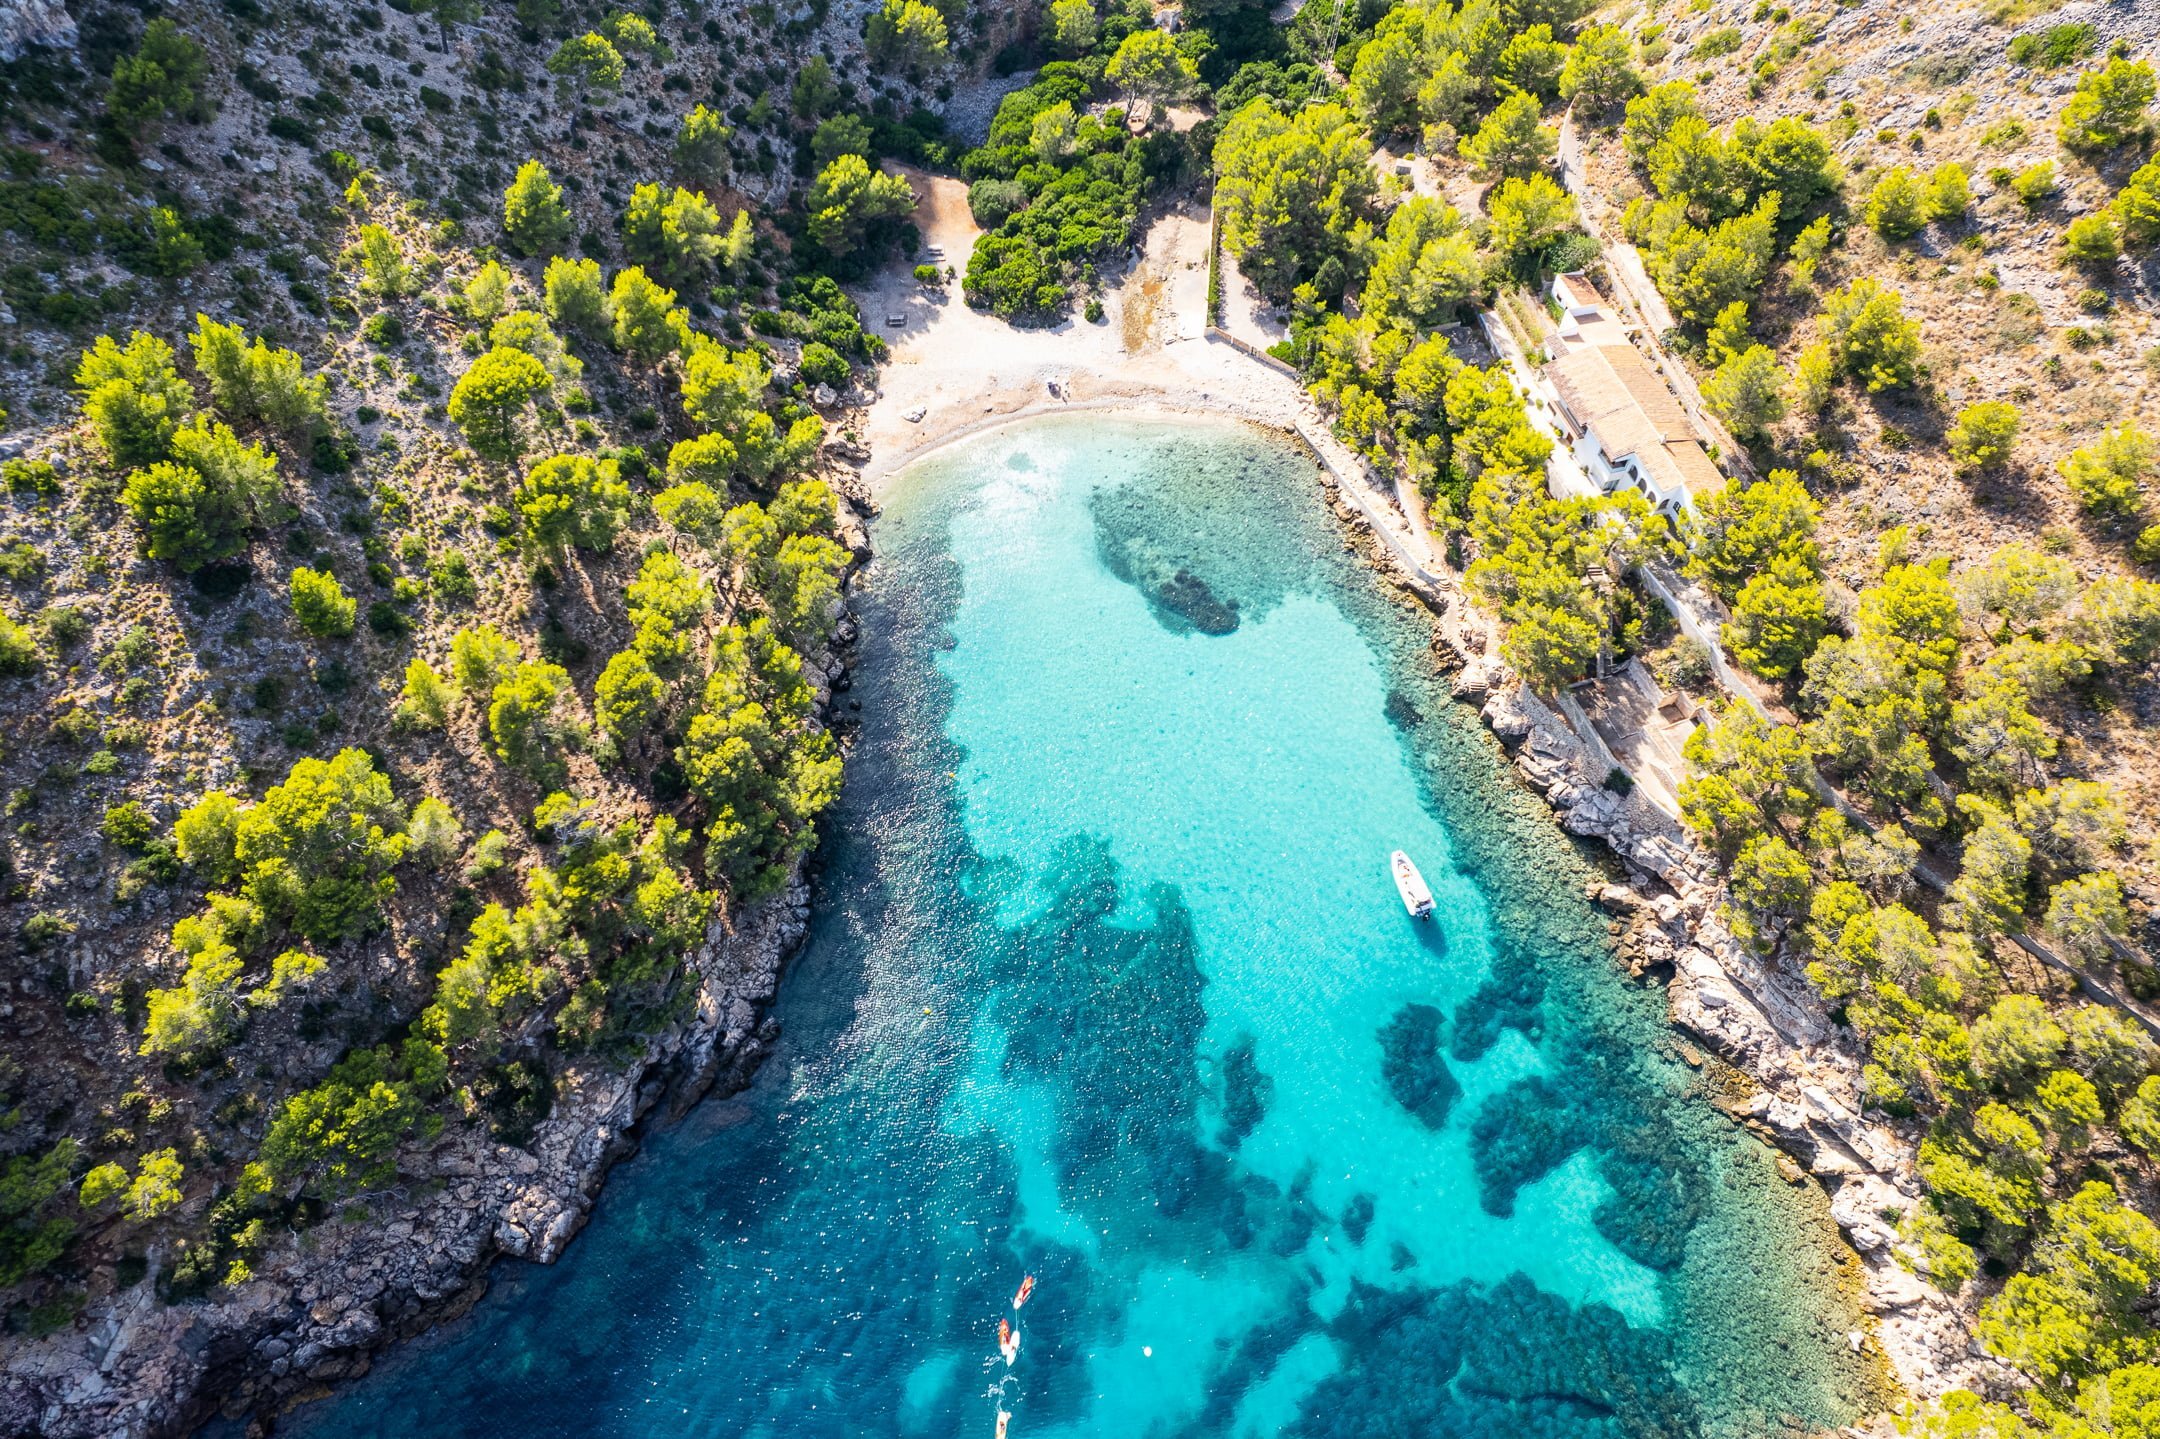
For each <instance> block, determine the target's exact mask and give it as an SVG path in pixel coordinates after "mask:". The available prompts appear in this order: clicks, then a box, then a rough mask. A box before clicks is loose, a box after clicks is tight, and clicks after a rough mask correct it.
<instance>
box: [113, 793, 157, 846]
mask: <svg viewBox="0 0 2160 1439" xmlns="http://www.w3.org/2000/svg"><path fill="white" fill-rule="evenodd" d="M99 833H101V834H103V835H104V836H105V838H107V839H109V840H111V841H112V842H113V843H114V844H116V845H118V846H120V848H122V849H141V848H142V847H143V846H144V845H146V844H148V843H150V839H151V836H152V835H154V834H156V833H157V825H156V823H155V821H153V820H152V819H151V818H150V811H148V810H146V809H144V808H143V807H142V806H141V805H140V804H138V803H136V802H135V801H134V800H126V801H123V802H122V803H120V804H116V805H109V806H107V807H106V810H105V820H104V823H103V824H102V825H101V826H100V827H99Z"/></svg>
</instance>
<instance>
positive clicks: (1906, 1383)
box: [1293, 429, 2018, 1433]
mask: <svg viewBox="0 0 2160 1439" xmlns="http://www.w3.org/2000/svg"><path fill="white" fill-rule="evenodd" d="M1293 433H1294V434H1295V435H1296V437H1297V438H1300V439H1302V440H1303V441H1304V442H1305V443H1306V444H1307V445H1308V446H1309V447H1311V448H1313V449H1314V450H1315V452H1316V453H1317V454H1318V456H1319V458H1320V460H1321V462H1322V483H1323V484H1324V485H1325V486H1326V487H1327V489H1328V492H1329V495H1328V497H1329V501H1330V507H1331V508H1332V509H1333V511H1334V512H1335V514H1336V516H1337V518H1338V519H1339V520H1340V521H1341V522H1342V524H1343V525H1344V527H1345V529H1346V531H1347V532H1348V533H1350V534H1352V535H1356V536H1358V537H1360V538H1361V540H1362V543H1358V544H1355V545H1354V546H1353V547H1354V548H1356V549H1358V550H1359V551H1360V552H1361V553H1362V554H1363V555H1364V557H1365V559H1366V560H1367V562H1368V563H1369V564H1371V565H1372V566H1373V568H1374V569H1375V570H1376V571H1378V572H1379V573H1380V574H1381V575H1382V576H1383V577H1385V578H1387V579H1388V580H1390V581H1392V582H1393V583H1395V584H1397V585H1399V586H1401V587H1402V588H1403V589H1404V590H1405V591H1407V592H1408V593H1410V594H1412V595H1414V596H1416V597H1417V599H1418V601H1419V602H1420V603H1422V604H1423V605H1424V606H1425V607H1426V608H1427V609H1428V610H1430V611H1431V612H1432V613H1433V615H1434V617H1435V623H1436V628H1437V639H1436V646H1435V648H1436V651H1437V654H1436V659H1437V662H1438V663H1440V664H1442V665H1443V666H1445V667H1448V668H1452V669H1455V670H1457V671H1458V672H1459V675H1458V680H1457V683H1456V690H1455V692H1456V697H1457V698H1458V699H1460V700H1463V701H1465V702H1468V703H1474V704H1476V705H1478V707H1479V715H1480V718H1481V719H1482V720H1483V721H1484V723H1485V725H1486V727H1487V728H1488V729H1490V730H1491V731H1492V733H1493V734H1494V736H1495V737H1496V738H1497V739H1498V740H1499V741H1500V743H1501V745H1502V747H1503V748H1504V749H1505V750H1506V751H1507V752H1508V753H1509V754H1510V756H1511V758H1512V760H1513V764H1514V767H1515V771H1516V773H1517V775H1518V776H1519V777H1520V778H1521V779H1522V781H1523V783H1524V784H1526V785H1527V786H1528V787H1529V788H1530V789H1531V790H1532V791H1533V792H1534V793H1536V794H1538V795H1539V796H1540V797H1541V798H1543V799H1544V800H1545V802H1546V803H1547V804H1548V805H1549V806H1550V807H1551V808H1552V810H1553V813H1554V817H1555V819H1556V820H1557V821H1558V822H1559V824H1560V825H1561V827H1562V828H1563V829H1565V830H1567V831H1568V832H1569V833H1570V834H1573V835H1577V836H1579V837H1582V838H1585V839H1591V840H1596V841H1599V842H1601V843H1602V844H1603V845H1604V846H1605V847H1606V848H1607V849H1608V850H1609V851H1610V852H1611V854H1612V855H1613V857H1614V858H1615V859H1616V860H1617V861H1618V863H1619V865H1620V867H1621V870H1622V872H1623V873H1624V874H1625V876H1626V882H1625V883H1611V884H1604V885H1600V886H1596V887H1594V889H1593V892H1592V894H1591V896H1590V897H1591V898H1592V899H1593V900H1595V901H1596V903H1597V904H1598V905H1599V906H1600V907H1601V908H1602V909H1604V910H1605V911H1606V912H1607V913H1608V914H1610V915H1612V916H1613V917H1614V930H1615V935H1616V939H1615V952H1616V955H1617V957H1618V958H1619V959H1620V961H1621V962H1622V963H1624V964H1625V965H1626V966H1627V968H1628V970H1629V972H1630V973H1631V974H1632V975H1634V976H1635V977H1636V978H1637V979H1639V980H1642V981H1644V982H1660V981H1662V982H1663V984H1664V986H1665V991H1666V1008H1667V1015H1668V1017H1669V1019H1670V1020H1671V1022H1672V1024H1673V1025H1674V1026H1675V1028H1677V1029H1679V1030H1681V1031H1683V1032H1685V1033H1687V1034H1689V1035H1692V1036H1694V1038H1695V1039H1697V1040H1699V1041H1700V1042H1701V1044H1702V1045H1703V1046H1704V1047H1705V1048H1706V1049H1708V1050H1709V1051H1710V1052H1711V1054H1713V1055H1714V1056H1716V1058H1717V1059H1718V1060H1719V1061H1720V1062H1722V1063H1723V1064H1724V1065H1726V1066H1729V1067H1730V1068H1731V1070H1732V1071H1734V1072H1735V1073H1736V1074H1737V1075H1738V1076H1739V1077H1740V1079H1741V1080H1742V1081H1743V1085H1742V1087H1743V1088H1744V1090H1745V1091H1746V1092H1745V1094H1744V1095H1743V1096H1739V1097H1730V1098H1722V1099H1720V1100H1719V1107H1720V1108H1722V1109H1723V1110H1724V1111H1725V1112H1726V1113H1727V1114H1729V1115H1730V1116H1731V1117H1732V1118H1733V1119H1734V1120H1735V1121H1736V1122H1737V1123H1739V1124H1741V1125H1744V1126H1745V1127H1746V1128H1748V1129H1749V1130H1750V1131H1752V1132H1754V1133H1755V1134H1757V1135H1758V1136H1760V1137H1761V1138H1763V1139H1764V1140H1766V1141H1768V1142H1769V1143H1770V1144H1771V1145H1773V1146H1774V1147H1775V1148H1776V1149H1777V1150H1778V1151H1779V1153H1780V1154H1781V1155H1782V1156H1784V1160H1785V1163H1784V1165H1782V1166H1781V1167H1782V1168H1785V1172H1786V1174H1787V1177H1788V1178H1789V1179H1790V1180H1792V1181H1793V1182H1795V1183H1806V1182H1814V1183H1818V1184H1820V1185H1821V1186H1822V1188H1823V1189H1824V1190H1825V1192H1826V1193H1827V1194H1828V1195H1829V1198H1830V1212H1831V1215H1832V1216H1833V1218H1834V1219H1835V1220H1836V1222H1837V1224H1838V1227H1839V1229H1840V1231H1841V1233H1842V1234H1843V1236H1844V1239H1845V1241H1846V1243H1847V1244H1848V1245H1849V1246H1850V1247H1851V1248H1852V1250H1853V1252H1854V1254H1855V1255H1856V1256H1857V1257H1858V1258H1859V1260H1860V1265H1861V1274H1862V1277H1863V1281H1864V1292H1863V1294H1862V1304H1863V1305H1864V1307H1865V1308H1866V1309H1867V1311H1868V1312H1869V1314H1871V1315H1872V1316H1873V1318H1874V1332H1873V1334H1872V1335H1869V1336H1863V1337H1862V1340H1861V1342H1863V1343H1873V1344H1875V1345H1878V1346H1879V1347H1880V1350H1881V1352H1882V1356H1883V1358H1884V1360H1885V1361H1886V1362H1887V1363H1888V1364H1889V1366H1890V1370H1891V1372H1892V1374H1893V1375H1894V1376H1895V1377H1896V1379H1897V1381H1898V1383H1899V1384H1900V1385H1901V1386H1902V1387H1903V1389H1904V1390H1905V1392H1906V1394H1907V1395H1908V1396H1909V1397H1911V1398H1912V1399H1914V1400H1927V1399H1932V1398H1935V1397H1937V1396H1939V1395H1940V1394H1942V1393H1944V1392H1946V1391H1948V1390H1951V1389H1959V1388H1965V1389H1973V1390H1976V1391H1979V1392H1982V1393H2001V1392H2006V1391H2008V1390H2009V1389H2011V1388H2014V1387H2016V1385H2017V1383H2018V1380H2017V1377H2016V1376H2015V1375H2014V1374H2013V1373H2012V1372H2011V1371H2009V1370H2008V1369H2006V1368H2004V1367H2003V1366H2002V1365H2000V1364H1999V1363H1997V1362H1996V1361H1995V1360H1994V1359H1992V1358H1990V1357H1989V1356H1988V1355H1987V1354H1985V1353H1984V1352H1983V1351H1982V1350H1981V1348H1980V1346H1979V1345H1978V1343H1977V1342H1976V1341H1975V1340H1974V1338H1973V1335H1972V1326H1973V1322H1974V1317H1975V1311H1974V1306H1973V1304H1972V1303H1970V1302H1961V1301H1960V1300H1959V1299H1958V1298H1955V1297H1953V1296H1950V1295H1946V1294H1944V1293H1943V1292H1942V1291H1941V1290H1940V1289H1938V1288H1936V1287H1935V1286H1934V1285H1932V1284H1930V1283H1929V1282H1928V1280H1927V1278H1926V1276H1925V1275H1923V1274H1920V1273H1918V1272H1917V1271H1916V1269H1915V1268H1914V1267H1912V1265H1911V1263H1910V1256H1909V1255H1906V1254H1902V1253H1901V1250H1900V1245H1899V1239H1898V1232H1897V1228H1898V1226H1897V1220H1896V1218H1895V1217H1893V1216H1895V1215H1896V1214H1898V1213H1900V1212H1902V1211H1903V1210H1904V1209H1905V1208H1906V1207H1908V1206H1910V1205H1911V1204H1914V1203H1916V1202H1917V1201H1918V1200H1919V1198H1920V1196H1921V1193H1922V1190H1921V1186H1920V1182H1919V1178H1918V1176H1917V1175H1916V1174H1915V1172H1914V1169H1913V1161H1914V1157H1915V1155H1916V1153H1917V1150H1918V1147H1919V1141H1920V1137H1921V1136H1920V1133H1919V1130H1918V1128H1917V1127H1916V1126H1907V1127H1904V1128H1901V1127H1899V1126H1897V1125H1894V1124H1891V1123H1886V1122H1883V1121H1882V1120H1881V1119H1879V1118H1875V1117H1869V1116H1866V1115H1864V1114H1863V1113H1862V1105H1861V1100H1860V1070H1861V1059H1860V1053H1859V1049H1858V1047H1857V1045H1856V1043H1855V1042H1854V1039H1853V1036H1852V1035H1851V1034H1850V1033H1848V1032H1844V1031H1841V1030H1839V1029H1838V1027H1837V1026H1835V1025H1833V1024H1832V1023H1831V1022H1830V1021H1829V1019H1828V1017H1827V1016H1826V1015H1825V1014H1824V1013H1823V1011H1822V1006H1821V1004H1820V1003H1819V1001H1817V1000H1816V998H1815V996H1814V994H1813V991H1812V989H1811V988H1810V986H1809V985H1808V982H1807V979H1806V977H1805V976H1804V975H1802V974H1800V973H1798V972H1797V970H1796V969H1795V968H1794V967H1793V966H1791V965H1790V964H1787V963H1784V962H1782V959H1781V957H1780V956H1778V955H1773V956H1771V957H1769V958H1763V957H1758V956H1757V955H1755V954H1753V953H1751V952H1750V951H1749V950H1748V948H1747V947H1746V946H1744V945H1742V944H1741V943H1740V942H1739V941H1738V940H1737V939H1735V938H1734V937H1733V935H1732V933H1731V931H1730V930H1729V929H1728V928H1727V927H1726V925H1725V922H1724V919H1723V917H1722V910H1723V906H1724V901H1725V898H1726V894H1725V885H1724V880H1723V877H1722V876H1721V875H1720V873H1719V870H1718V866H1717V862H1716V860H1715V858H1714V857H1713V856H1711V855H1710V854H1709V853H1708V852H1707V851H1705V850H1703V849H1702V848H1701V847H1700V846H1698V845H1697V844H1695V843H1694V841H1693V840H1692V838H1691V837H1690V836H1689V835H1688V834H1687V832H1686V831H1685V830H1684V829H1683V828H1682V827H1681V826H1680V825H1679V823H1678V822H1677V821H1675V820H1674V819H1672V818H1671V817H1670V816H1669V815H1666V814H1665V813H1663V812H1662V811H1660V810H1658V809H1657V808H1655V807H1654V806H1653V805H1651V804H1650V803H1649V802H1648V801H1647V800H1645V799H1643V798H1642V797H1641V796H1640V795H1639V794H1630V795H1620V794H1616V793H1614V792H1612V791H1610V790H1607V789H1606V788H1605V787H1604V785H1603V784H1602V782H1601V780H1602V776H1603V773H1604V767H1603V766H1602V765H1601V764H1599V763H1598V762H1597V761H1595V760H1593V759H1592V757H1591V748H1590V745H1589V744H1588V743H1587V742H1586V741H1585V740H1584V738H1583V737H1582V736H1580V735H1578V734H1577V733H1576V731H1575V730H1574V729H1573V728H1572V727H1571V726H1570V724H1569V722H1568V721H1567V720H1566V719H1565V718H1564V717H1563V716H1561V715H1560V714H1559V713H1558V712H1557V711H1555V710H1554V709H1552V708H1551V707H1550V706H1548V705H1546V704H1545V703H1543V702H1542V701H1541V700H1539V699H1538V697H1537V696H1536V695H1535V694H1534V693H1532V692H1531V691H1530V690H1529V689H1528V687H1527V686H1525V685H1523V684H1522V683H1521V682H1520V681H1519V680H1518V679H1517V678H1516V677H1515V676H1514V675H1513V674H1512V673H1511V672H1510V671H1509V670H1508V669H1507V667H1506V665H1505V664H1504V663H1502V662H1501V661H1500V660H1499V658H1498V657H1497V655H1495V654H1494V653H1493V652H1492V645H1491V643H1490V641H1491V639H1492V638H1493V637H1494V636H1495V635H1496V634H1497V632H1498V622H1497V621H1496V620H1494V619H1493V618H1492V617H1490V616H1488V615H1485V614H1483V613H1482V612H1480V611H1479V610H1478V608H1477V607H1476V606H1475V605H1474V604H1473V603H1472V601H1471V600H1470V598H1469V597H1468V596H1467V595H1466V594H1465V593H1464V592H1463V591H1462V590H1461V589H1460V588H1459V587H1457V586H1454V585H1452V584H1437V585H1436V584H1435V583H1434V582H1433V578H1432V576H1431V575H1430V574H1429V573H1421V572H1418V571H1416V570H1414V569H1413V567H1412V566H1411V565H1409V564H1407V563H1406V562H1405V559H1404V556H1403V554H1402V553H1401V547H1400V544H1399V543H1394V544H1391V543H1387V542H1386V538H1387V537H1385V536H1382V535H1381V534H1380V533H1378V529H1377V525H1376V522H1375V518H1374V515H1373V513H1372V506H1373V504H1374V503H1375V499H1378V498H1379V497H1375V499H1369V500H1364V502H1362V503H1354V501H1356V500H1358V499H1360V498H1361V497H1358V496H1351V495H1346V494H1345V493H1343V491H1344V488H1345V486H1346V484H1349V483H1355V482H1356V481H1354V480H1346V479H1345V478H1344V472H1343V464H1342V460H1341V458H1340V457H1331V456H1330V455H1329V454H1328V453H1327V450H1326V441H1325V439H1324V438H1323V439H1321V440H1318V441H1316V440H1315V439H1314V437H1313V436H1312V435H1311V434H1310V433H1308V432H1306V431H1304V430H1302V429H1299V430H1296V431H1294V432H1293ZM1353 473H1354V471H1353ZM1379 502H1381V503H1384V500H1380V501H1379ZM1878 1419H1880V1416H1878ZM1856 1432H1857V1431H1856ZM1869 1432H1878V1431H1869ZM1879 1432H1885V1433H1887V1432H1892V1431H1889V1430H1881V1431H1879Z"/></svg>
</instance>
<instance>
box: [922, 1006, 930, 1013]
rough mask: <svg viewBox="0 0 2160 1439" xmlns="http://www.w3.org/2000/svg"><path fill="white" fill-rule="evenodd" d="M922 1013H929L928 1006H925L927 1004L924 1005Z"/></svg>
mask: <svg viewBox="0 0 2160 1439" xmlns="http://www.w3.org/2000/svg"><path fill="white" fill-rule="evenodd" d="M922 1012H923V1013H924V1014H928V1013H929V1012H930V1006H929V1005H927V1004H926V1005H924V1006H923V1007H922Z"/></svg>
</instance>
